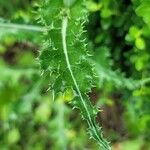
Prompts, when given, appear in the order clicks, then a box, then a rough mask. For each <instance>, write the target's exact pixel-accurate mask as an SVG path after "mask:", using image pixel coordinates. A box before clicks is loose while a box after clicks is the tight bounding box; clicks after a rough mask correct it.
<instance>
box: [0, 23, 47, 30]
mask: <svg viewBox="0 0 150 150" xmlns="http://www.w3.org/2000/svg"><path fill="white" fill-rule="evenodd" d="M0 28H10V29H16V30H29V31H34V32H44V31H46V28H44V27H40V26H34V25H25V24H14V23H0Z"/></svg>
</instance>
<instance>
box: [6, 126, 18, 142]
mask: <svg viewBox="0 0 150 150" xmlns="http://www.w3.org/2000/svg"><path fill="white" fill-rule="evenodd" d="M19 139H20V133H19V130H18V129H17V128H14V129H12V130H10V131H9V132H8V135H7V142H8V144H15V143H17V142H18V141H19Z"/></svg>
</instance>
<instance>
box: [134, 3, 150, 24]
mask: <svg viewBox="0 0 150 150" xmlns="http://www.w3.org/2000/svg"><path fill="white" fill-rule="evenodd" d="M136 13H137V15H139V16H141V17H142V18H143V20H144V21H145V23H146V24H147V25H148V26H149V27H150V1H149V0H141V3H140V5H139V6H138V7H137V9H136Z"/></svg>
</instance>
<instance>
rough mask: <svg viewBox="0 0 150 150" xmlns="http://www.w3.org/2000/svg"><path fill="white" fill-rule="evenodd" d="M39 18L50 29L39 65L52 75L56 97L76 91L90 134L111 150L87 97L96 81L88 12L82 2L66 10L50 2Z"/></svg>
mask: <svg viewBox="0 0 150 150" xmlns="http://www.w3.org/2000/svg"><path fill="white" fill-rule="evenodd" d="M39 14H40V16H39V22H41V23H42V24H43V25H45V26H46V27H49V28H50V31H47V32H46V33H45V34H44V42H43V48H42V51H41V54H40V56H39V61H40V64H41V69H42V71H43V73H44V74H49V75H50V77H49V78H50V86H51V89H52V90H53V91H54V92H55V95H57V94H59V93H60V92H61V93H65V92H66V90H67V89H68V87H71V88H72V89H73V91H75V98H74V100H73V104H74V107H76V108H79V109H80V110H81V115H82V118H83V119H84V120H86V121H87V123H88V126H89V128H88V132H89V133H90V135H91V137H92V138H93V139H95V140H96V141H97V142H98V144H99V145H100V146H101V147H102V148H103V150H110V149H111V148H110V146H109V144H108V142H107V141H106V140H105V139H104V138H103V135H102V131H101V128H99V127H98V125H97V124H96V115H97V113H98V110H97V109H96V108H95V107H94V106H93V105H92V104H91V102H90V100H89V97H88V95H87V93H88V92H90V90H91V88H92V87H93V86H94V85H95V83H96V77H95V72H94V69H93V64H92V63H90V61H89V60H90V56H91V55H90V53H89V51H88V50H87V43H86V38H85V37H86V36H85V32H86V31H85V30H84V24H85V22H86V21H87V15H86V14H87V12H86V11H85V8H84V7H83V5H82V3H81V1H78V2H76V3H75V5H73V6H72V7H71V8H65V7H64V5H63V3H62V2H60V1H51V0H48V1H45V2H44V3H43V4H42V5H41V8H40V9H39ZM56 14H57V15H56Z"/></svg>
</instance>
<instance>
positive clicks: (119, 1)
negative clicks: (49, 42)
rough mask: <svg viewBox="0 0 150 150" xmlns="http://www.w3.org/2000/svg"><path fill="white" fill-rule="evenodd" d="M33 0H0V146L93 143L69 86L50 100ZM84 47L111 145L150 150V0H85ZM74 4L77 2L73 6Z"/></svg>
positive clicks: (55, 147) (42, 148)
mask: <svg viewBox="0 0 150 150" xmlns="http://www.w3.org/2000/svg"><path fill="white" fill-rule="evenodd" d="M37 3H38V0H36V1H34V0H0V150H66V149H67V150H98V146H97V145H96V144H95V143H94V142H93V141H91V140H89V137H88V135H87V133H86V125H85V124H84V123H83V121H82V120H81V119H80V114H79V112H78V111H77V110H72V106H71V105H70V103H69V102H70V101H71V100H72V95H71V93H70V91H66V93H63V94H60V96H59V97H58V99H57V100H56V101H53V93H52V92H50V91H49V90H48V86H49V84H50V83H49V78H48V77H47V78H42V77H41V72H40V67H39V63H38V59H37V57H38V55H39V51H40V47H41V43H42V33H40V32H33V31H25V30H18V29H16V28H6V27H4V24H5V25H6V26H7V25H8V24H9V25H10V23H14V24H22V25H23V24H25V25H33V26H38V24H37V22H36V13H35V12H36V10H37V8H38V5H37ZM85 5H86V7H87V9H88V10H89V22H88V23H87V24H86V29H87V31H88V37H87V38H88V41H89V49H90V50H91V51H92V53H93V61H95V63H96V70H97V72H98V77H99V78H100V83H98V87H97V88H94V89H92V92H91V93H89V96H90V98H91V101H92V102H93V104H95V105H97V107H99V108H101V109H102V111H101V113H99V115H98V117H97V122H98V123H100V124H101V125H102V127H103V130H104V135H105V137H107V138H108V140H109V141H111V143H112V147H113V150H150V1H149V0H95V1H94V0H87V1H85ZM76 11H78V10H76Z"/></svg>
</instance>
